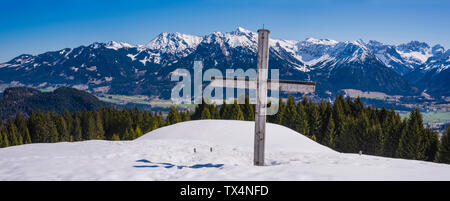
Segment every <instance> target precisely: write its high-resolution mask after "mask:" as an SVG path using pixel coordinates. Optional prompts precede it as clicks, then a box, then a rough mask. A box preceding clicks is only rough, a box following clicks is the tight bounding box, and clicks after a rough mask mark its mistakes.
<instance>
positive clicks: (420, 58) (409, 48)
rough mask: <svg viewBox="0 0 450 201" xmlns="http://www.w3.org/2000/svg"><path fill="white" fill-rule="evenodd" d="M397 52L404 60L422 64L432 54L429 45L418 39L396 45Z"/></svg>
mask: <svg viewBox="0 0 450 201" xmlns="http://www.w3.org/2000/svg"><path fill="white" fill-rule="evenodd" d="M397 52H398V53H399V54H400V55H401V57H402V58H403V59H404V60H406V61H408V62H410V63H415V64H423V63H425V62H426V61H427V60H428V58H430V57H431V56H433V55H432V51H431V48H430V46H429V45H428V44H426V43H424V42H419V41H411V42H409V43H407V44H401V45H398V46H397Z"/></svg>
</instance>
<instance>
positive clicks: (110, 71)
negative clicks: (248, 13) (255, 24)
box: [0, 27, 450, 98]
mask: <svg viewBox="0 0 450 201" xmlns="http://www.w3.org/2000/svg"><path fill="white" fill-rule="evenodd" d="M256 57H257V33H255V32H252V31H249V30H246V29H244V28H241V27H239V28H237V29H236V30H234V31H231V32H227V33H221V32H213V33H211V34H208V35H205V36H194V35H188V34H182V33H165V32H164V33H161V34H159V35H158V36H157V37H155V38H154V39H153V40H151V41H150V42H149V43H147V44H142V45H131V44H128V43H124V42H115V41H111V42H108V43H98V42H96V43H93V44H91V45H88V46H80V47H76V48H65V49H62V50H58V51H51V52H45V53H42V54H39V55H28V54H23V55H20V56H18V57H16V58H14V59H12V60H11V61H9V62H6V63H3V64H0V85H2V86H6V85H8V86H11V85H25V86H30V87H36V88H55V87H59V86H72V87H75V88H78V89H83V90H88V91H90V92H94V93H109V94H123V95H137V94H141V95H149V96H151V97H159V98H169V97H170V92H171V89H172V87H173V86H174V85H175V84H176V83H175V82H172V81H170V75H171V72H172V71H174V70H175V69H177V68H186V69H190V70H192V68H193V62H194V61H196V60H202V61H203V64H204V70H206V69H208V68H218V69H220V70H222V71H223V72H225V69H228V68H242V69H244V70H246V69H249V68H255V67H256ZM449 57H450V51H449V50H448V49H447V50H446V49H445V48H444V47H442V46H440V45H435V46H430V45H428V44H427V43H424V42H418V41H412V42H409V43H407V44H401V45H388V44H383V43H380V42H377V41H373V40H370V41H369V42H364V41H362V40H357V41H344V42H338V41H335V40H331V39H314V38H307V39H305V40H303V41H294V40H282V39H270V58H269V68H278V69H279V70H280V79H288V80H299V81H304V80H311V81H315V82H316V83H317V94H318V95H319V96H321V97H325V96H335V95H337V94H338V93H340V92H341V90H342V89H358V90H362V91H377V92H383V93H386V94H389V95H408V96H411V95H420V94H422V92H425V93H426V94H429V95H431V96H432V97H435V98H439V97H443V96H444V97H448V96H450V89H449V87H448V86H449V84H450V83H449V78H450V69H449V68H448V67H449V66H450V58H449Z"/></svg>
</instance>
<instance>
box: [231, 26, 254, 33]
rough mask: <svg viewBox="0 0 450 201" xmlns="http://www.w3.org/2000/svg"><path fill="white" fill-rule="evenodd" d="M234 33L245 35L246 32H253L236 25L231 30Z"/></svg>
mask: <svg viewBox="0 0 450 201" xmlns="http://www.w3.org/2000/svg"><path fill="white" fill-rule="evenodd" d="M231 33H233V34H235V35H247V34H251V33H254V32H252V31H250V30H248V29H245V28H242V27H238V28H237V29H236V30H235V31H233V32H231Z"/></svg>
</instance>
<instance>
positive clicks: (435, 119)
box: [399, 112, 450, 125]
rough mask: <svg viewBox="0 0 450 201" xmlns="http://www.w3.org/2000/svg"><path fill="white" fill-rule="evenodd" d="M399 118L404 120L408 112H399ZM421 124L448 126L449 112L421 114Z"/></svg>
mask: <svg viewBox="0 0 450 201" xmlns="http://www.w3.org/2000/svg"><path fill="white" fill-rule="evenodd" d="M399 113H400V116H401V117H403V118H406V117H408V116H409V112H399ZM422 116H423V122H424V123H426V124H430V125H432V124H448V123H450V112H422Z"/></svg>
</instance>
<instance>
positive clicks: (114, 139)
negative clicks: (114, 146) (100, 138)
mask: <svg viewBox="0 0 450 201" xmlns="http://www.w3.org/2000/svg"><path fill="white" fill-rule="evenodd" d="M111 140H112V141H120V137H119V135H117V134H115V133H114V134H113V135H112V137H111Z"/></svg>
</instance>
